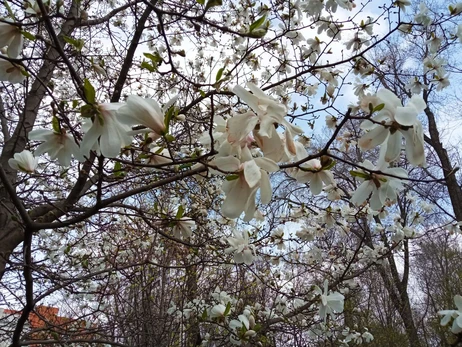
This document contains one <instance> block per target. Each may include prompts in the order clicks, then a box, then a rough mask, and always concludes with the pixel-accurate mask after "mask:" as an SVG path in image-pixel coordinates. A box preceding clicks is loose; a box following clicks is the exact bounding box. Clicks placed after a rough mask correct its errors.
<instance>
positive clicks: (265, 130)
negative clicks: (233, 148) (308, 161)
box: [228, 83, 303, 154]
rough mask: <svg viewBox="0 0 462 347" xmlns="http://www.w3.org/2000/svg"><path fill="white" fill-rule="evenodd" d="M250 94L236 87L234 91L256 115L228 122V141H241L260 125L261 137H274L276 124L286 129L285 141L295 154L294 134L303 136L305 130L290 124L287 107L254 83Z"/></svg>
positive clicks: (259, 132)
mask: <svg viewBox="0 0 462 347" xmlns="http://www.w3.org/2000/svg"><path fill="white" fill-rule="evenodd" d="M247 87H248V88H249V89H250V90H251V92H252V93H253V94H252V93H250V92H249V91H247V90H246V89H244V88H243V87H241V86H239V85H236V86H235V87H234V89H233V92H234V94H236V95H237V96H238V97H239V98H240V99H241V100H242V101H243V102H245V103H246V104H247V105H248V106H249V107H250V108H251V109H252V110H253V111H254V112H255V114H256V117H255V115H254V114H252V113H251V112H247V113H246V114H245V115H241V117H236V116H234V117H233V118H231V119H229V120H228V131H229V136H228V141H229V142H235V141H241V140H242V139H243V137H245V136H247V135H248V134H249V133H250V132H251V131H252V130H253V129H254V128H255V126H256V125H257V124H259V125H260V128H259V130H258V134H259V135H260V136H265V137H270V136H274V132H273V131H272V130H273V129H274V124H275V123H276V124H281V125H283V126H284V128H285V139H286V144H287V148H288V150H289V152H290V153H292V154H295V145H294V141H293V136H294V134H301V133H303V130H302V129H300V128H299V127H297V126H295V125H293V124H291V123H289V122H288V121H287V120H286V119H285V118H284V117H285V116H286V115H287V107H286V106H285V105H283V104H281V103H279V102H278V101H276V100H274V99H273V98H271V97H269V96H267V95H266V94H265V93H264V92H263V91H262V90H261V89H260V88H258V87H257V86H256V85H254V84H253V83H247Z"/></svg>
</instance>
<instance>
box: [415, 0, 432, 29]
mask: <svg viewBox="0 0 462 347" xmlns="http://www.w3.org/2000/svg"><path fill="white" fill-rule="evenodd" d="M414 20H415V21H416V23H418V24H422V25H423V26H424V27H428V26H429V25H430V24H432V19H431V18H430V17H429V16H428V8H427V6H426V5H425V4H424V3H423V2H421V3H420V4H419V12H418V13H417V14H416V15H415V17H414Z"/></svg>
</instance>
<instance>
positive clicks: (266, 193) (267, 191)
mask: <svg viewBox="0 0 462 347" xmlns="http://www.w3.org/2000/svg"><path fill="white" fill-rule="evenodd" d="M272 195H273V189H272V187H271V182H270V180H269V177H268V174H267V173H266V172H265V171H261V180H260V199H261V203H262V204H265V205H266V204H269V203H270V201H271V197H272Z"/></svg>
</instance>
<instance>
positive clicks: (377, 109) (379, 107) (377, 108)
mask: <svg viewBox="0 0 462 347" xmlns="http://www.w3.org/2000/svg"><path fill="white" fill-rule="evenodd" d="M384 107H385V104H380V105H377V106H375V107H374V112H377V111H381V110H382V109H383V108H384Z"/></svg>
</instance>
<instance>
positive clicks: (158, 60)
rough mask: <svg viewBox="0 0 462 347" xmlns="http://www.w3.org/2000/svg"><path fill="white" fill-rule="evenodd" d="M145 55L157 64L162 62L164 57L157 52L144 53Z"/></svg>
mask: <svg viewBox="0 0 462 347" xmlns="http://www.w3.org/2000/svg"><path fill="white" fill-rule="evenodd" d="M143 55H144V56H145V57H146V58H148V59H149V60H151V61H152V62H153V63H156V65H157V64H160V63H162V57H161V56H160V55H159V53H157V52H156V53H154V54H151V53H143Z"/></svg>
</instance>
